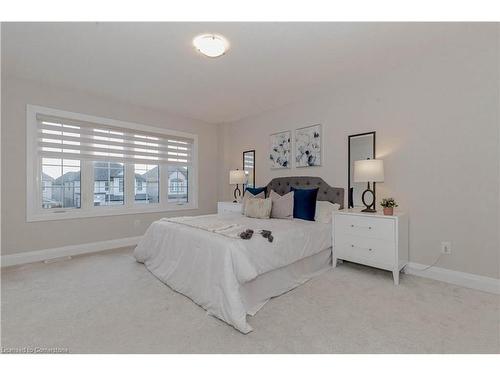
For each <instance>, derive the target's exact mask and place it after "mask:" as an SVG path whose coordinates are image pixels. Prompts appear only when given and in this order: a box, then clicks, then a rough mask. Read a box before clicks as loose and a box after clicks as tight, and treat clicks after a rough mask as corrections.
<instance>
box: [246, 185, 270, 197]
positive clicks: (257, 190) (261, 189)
mask: <svg viewBox="0 0 500 375" xmlns="http://www.w3.org/2000/svg"><path fill="white" fill-rule="evenodd" d="M245 191H249V192H250V193H252V195H257V194H260V193H261V192H264V194H266V187H265V186H264V187H257V188H250V187H247V188H246V190H245ZM245 194H246V193H245Z"/></svg>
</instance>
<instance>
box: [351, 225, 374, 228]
mask: <svg viewBox="0 0 500 375" xmlns="http://www.w3.org/2000/svg"><path fill="white" fill-rule="evenodd" d="M355 226H356V225H354V224H351V228H354V227H355ZM357 227H358V228H368V229H372V227H371V226H369V227H364V226H362V225H358V226H357Z"/></svg>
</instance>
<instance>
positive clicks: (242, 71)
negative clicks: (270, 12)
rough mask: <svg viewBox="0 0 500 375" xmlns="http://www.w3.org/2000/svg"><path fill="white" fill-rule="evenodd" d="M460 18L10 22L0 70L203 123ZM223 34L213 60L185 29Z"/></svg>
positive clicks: (342, 71) (321, 82)
mask: <svg viewBox="0 0 500 375" xmlns="http://www.w3.org/2000/svg"><path fill="white" fill-rule="evenodd" d="M464 28H466V25H465V24H394V23H393V24H382V23H379V24H373V23H10V24H5V23H4V24H3V29H2V48H3V51H2V52H3V53H2V58H3V59H4V60H3V64H2V65H3V68H5V69H6V70H5V73H6V74H7V76H16V77H22V78H26V79H31V80H36V81H41V82H48V83H51V84H53V85H57V86H62V87H70V88H76V89H79V90H85V91H87V92H92V93H96V94H99V95H105V96H111V97H114V98H116V99H119V100H123V101H126V102H129V103H134V104H138V105H143V106H147V107H154V108H159V109H163V110H167V111H170V112H172V113H176V114H180V115H183V116H186V117H190V118H195V119H199V120H203V121H206V122H211V123H220V122H229V121H234V120H237V119H240V118H243V117H246V116H250V115H254V114H258V113H260V112H263V111H266V110H269V109H272V108H274V107H278V106H283V105H285V104H288V103H291V102H294V101H297V100H300V99H301V98H304V97H306V96H309V95H313V94H314V93H317V92H322V91H325V90H330V89H332V88H333V87H335V86H336V85H339V84H341V83H342V82H344V83H345V82H349V80H350V79H354V78H356V77H358V78H359V77H363V76H365V77H366V76H367V75H370V74H381V73H383V72H384V71H388V70H390V69H391V67H393V66H394V65H395V64H396V65H399V64H404V63H405V62H408V61H410V60H412V59H414V58H416V57H419V56H423V55H424V54H428V53H430V52H432V51H437V50H439V48H440V45H441V46H442V44H443V43H445V42H447V40H448V38H447V35H448V36H449V35H451V34H453V33H456V32H457V31H460V30H463V29H464ZM205 32H216V33H220V34H222V35H224V36H225V37H226V38H227V39H228V40H229V42H230V43H231V47H230V50H229V51H228V53H227V54H226V55H225V56H223V57H220V58H218V59H210V58H207V57H204V56H202V55H200V54H198V53H197V52H196V51H195V50H194V49H193V47H192V44H191V41H192V38H193V37H194V36H196V35H197V34H200V33H205Z"/></svg>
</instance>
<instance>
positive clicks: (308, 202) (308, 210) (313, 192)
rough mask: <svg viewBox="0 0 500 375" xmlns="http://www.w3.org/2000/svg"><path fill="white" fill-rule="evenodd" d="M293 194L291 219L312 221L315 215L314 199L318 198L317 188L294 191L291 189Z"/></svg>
mask: <svg viewBox="0 0 500 375" xmlns="http://www.w3.org/2000/svg"><path fill="white" fill-rule="evenodd" d="M292 191H293V192H294V194H293V217H294V218H296V219H303V220H309V221H314V215H315V214H316V198H317V197H318V188H316V189H295V188H293V187H292Z"/></svg>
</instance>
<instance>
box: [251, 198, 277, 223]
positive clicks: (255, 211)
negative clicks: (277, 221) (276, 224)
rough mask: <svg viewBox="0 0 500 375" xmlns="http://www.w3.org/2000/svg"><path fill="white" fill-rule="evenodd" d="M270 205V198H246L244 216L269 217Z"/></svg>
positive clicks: (271, 203)
mask: <svg viewBox="0 0 500 375" xmlns="http://www.w3.org/2000/svg"><path fill="white" fill-rule="evenodd" d="M272 205H273V202H272V201H271V198H266V199H262V198H248V199H247V206H246V208H245V216H247V217H254V218H257V219H269V216H270V215H271V207H272Z"/></svg>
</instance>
